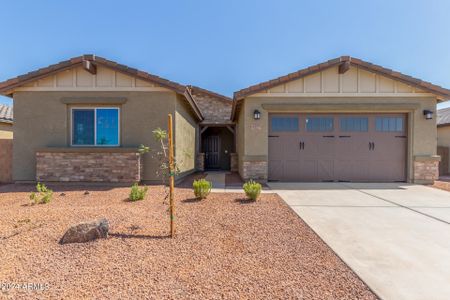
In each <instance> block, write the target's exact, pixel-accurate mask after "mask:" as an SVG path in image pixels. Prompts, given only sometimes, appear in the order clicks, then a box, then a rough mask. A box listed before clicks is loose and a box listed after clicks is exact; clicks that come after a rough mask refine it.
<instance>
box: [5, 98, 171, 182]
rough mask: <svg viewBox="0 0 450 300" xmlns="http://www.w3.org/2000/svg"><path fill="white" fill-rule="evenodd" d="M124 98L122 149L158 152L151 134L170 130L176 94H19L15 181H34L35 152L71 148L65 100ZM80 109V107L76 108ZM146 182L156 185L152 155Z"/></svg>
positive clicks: (16, 101)
mask: <svg viewBox="0 0 450 300" xmlns="http://www.w3.org/2000/svg"><path fill="white" fill-rule="evenodd" d="M66 97H77V98H96V99H99V98H100V99H105V102H106V104H107V101H108V100H107V99H108V97H112V98H115V97H124V98H126V99H127V101H126V102H125V103H124V104H121V105H118V106H120V119H121V121H120V140H121V146H122V147H136V148H137V147H138V146H139V145H140V144H145V145H149V146H150V147H151V148H152V149H157V147H159V144H158V143H157V142H156V141H155V140H154V138H153V135H152V131H153V130H154V129H155V128H157V127H161V128H163V129H167V114H168V113H174V111H175V101H176V94H175V93H174V92H16V93H15V94H14V119H15V120H14V121H15V124H14V147H13V180H15V181H22V180H35V172H36V170H35V165H36V162H35V152H36V149H38V148H44V147H68V146H69V145H70V105H67V104H63V103H62V102H61V99H62V98H66ZM74 106H79V105H74ZM143 160H144V175H143V180H149V181H154V180H157V179H158V178H157V177H156V168H157V164H156V162H155V160H154V159H153V158H152V157H151V155H149V154H146V155H145V156H144V159H143Z"/></svg>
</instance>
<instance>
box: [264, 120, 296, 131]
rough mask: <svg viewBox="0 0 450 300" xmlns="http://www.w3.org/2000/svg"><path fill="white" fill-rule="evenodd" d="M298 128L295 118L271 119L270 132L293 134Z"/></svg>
mask: <svg viewBox="0 0 450 300" xmlns="http://www.w3.org/2000/svg"><path fill="white" fill-rule="evenodd" d="M298 128H299V127H298V118H297V117H272V120H271V129H272V132H295V131H298Z"/></svg>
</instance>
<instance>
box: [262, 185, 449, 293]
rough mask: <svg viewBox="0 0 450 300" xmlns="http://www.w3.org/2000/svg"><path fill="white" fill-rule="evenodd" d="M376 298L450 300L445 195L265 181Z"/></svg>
mask: <svg viewBox="0 0 450 300" xmlns="http://www.w3.org/2000/svg"><path fill="white" fill-rule="evenodd" d="M269 186H270V187H271V188H272V189H273V191H275V192H277V193H278V194H279V195H280V196H281V197H282V198H283V199H284V200H285V201H286V203H287V204H289V205H290V206H291V207H292V209H293V210H294V211H295V212H296V213H297V214H298V215H299V216H300V217H301V218H302V219H303V220H304V221H305V222H306V223H307V224H308V225H309V226H310V227H311V228H312V229H313V230H314V231H315V232H316V233H317V234H318V235H319V236H320V237H321V238H322V239H323V240H324V241H325V242H326V243H327V244H328V245H329V246H330V247H331V248H332V249H333V250H334V251H335V252H336V253H337V254H338V255H339V256H340V257H341V258H342V259H343V260H344V261H345V262H346V263H347V264H348V265H349V266H350V267H351V268H352V269H353V270H354V271H355V272H356V273H357V274H358V275H359V276H360V277H361V278H362V279H363V280H364V281H365V282H366V283H367V285H368V286H369V287H370V288H371V289H372V290H373V291H374V292H375V293H376V294H377V295H379V296H380V297H381V298H383V299H450V193H449V192H446V191H442V190H438V189H434V188H430V187H425V186H419V185H407V184H356V183H292V184H289V183H270V184H269Z"/></svg>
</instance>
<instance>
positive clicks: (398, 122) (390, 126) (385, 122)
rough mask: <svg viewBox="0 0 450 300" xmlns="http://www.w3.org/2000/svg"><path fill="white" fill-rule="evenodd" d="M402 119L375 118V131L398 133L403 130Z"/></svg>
mask: <svg viewBox="0 0 450 300" xmlns="http://www.w3.org/2000/svg"><path fill="white" fill-rule="evenodd" d="M403 123H404V122H403V118H401V117H377V118H376V119H375V129H376V131H380V132H396V131H397V132H400V131H403V130H404V124H403Z"/></svg>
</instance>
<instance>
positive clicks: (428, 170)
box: [414, 156, 440, 184]
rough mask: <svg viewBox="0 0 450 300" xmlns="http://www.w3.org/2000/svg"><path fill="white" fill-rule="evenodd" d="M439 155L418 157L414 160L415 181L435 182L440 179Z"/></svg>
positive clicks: (421, 182) (420, 182)
mask: <svg viewBox="0 0 450 300" xmlns="http://www.w3.org/2000/svg"><path fill="white" fill-rule="evenodd" d="M439 159H440V158H439V156H430V157H416V159H415V160H414V183H419V184H433V183H434V181H435V180H438V179H439Z"/></svg>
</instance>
